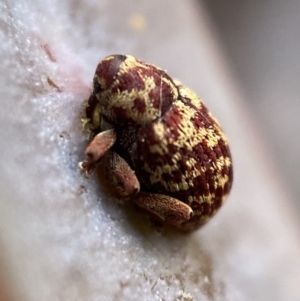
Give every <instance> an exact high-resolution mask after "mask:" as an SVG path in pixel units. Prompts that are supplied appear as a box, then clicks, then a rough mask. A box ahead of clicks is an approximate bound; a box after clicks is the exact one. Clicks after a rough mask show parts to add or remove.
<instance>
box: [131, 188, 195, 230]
mask: <svg viewBox="0 0 300 301" xmlns="http://www.w3.org/2000/svg"><path fill="white" fill-rule="evenodd" d="M134 201H135V203H136V204H137V205H138V206H139V207H141V208H144V209H146V210H147V211H150V212H151V213H153V214H154V215H155V216H157V217H158V218H159V219H160V220H162V221H163V222H165V223H167V224H170V225H180V224H181V223H183V222H186V221H188V220H189V219H190V217H191V215H192V213H193V210H192V208H191V207H190V206H188V205H186V204H185V203H183V202H181V201H179V200H177V199H175V198H172V197H170V196H167V195H164V194H156V193H147V192H141V193H139V194H138V195H137V196H136V197H135V198H134Z"/></svg>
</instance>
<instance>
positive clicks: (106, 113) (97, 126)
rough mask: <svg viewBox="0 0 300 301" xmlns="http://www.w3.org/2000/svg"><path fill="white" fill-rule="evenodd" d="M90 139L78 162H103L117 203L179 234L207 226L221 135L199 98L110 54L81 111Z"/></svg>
mask: <svg viewBox="0 0 300 301" xmlns="http://www.w3.org/2000/svg"><path fill="white" fill-rule="evenodd" d="M86 122H87V124H88V126H89V129H90V131H91V132H92V136H93V138H92V140H91V142H90V144H89V145H88V147H87V148H86V151H85V159H84V161H83V162H81V163H79V166H80V168H81V169H82V170H83V171H84V172H85V174H86V175H91V174H92V172H93V170H94V169H95V167H96V166H97V164H98V163H99V162H100V161H102V162H103V163H104V164H105V167H106V174H107V177H108V179H109V181H110V183H111V185H112V186H113V188H114V189H113V191H115V193H116V196H117V198H119V199H123V200H126V201H133V202H135V203H136V204H137V205H138V206H139V207H141V208H143V209H145V211H146V212H149V213H150V215H151V216H152V217H155V218H157V219H158V220H160V221H162V222H163V223H166V224H171V225H174V226H176V227H178V228H180V229H184V230H193V229H196V228H197V227H199V226H200V225H202V224H204V223H206V222H207V221H208V220H209V219H210V218H211V217H212V216H214V215H215V213H216V212H217V211H218V210H219V208H220V207H221V205H222V204H223V203H224V201H225V200H226V198H227V196H228V194H229V192H230V189H231V185H232V179H233V173H232V160H231V155H230V150H229V146H228V142H227V138H226V136H225V135H224V134H223V132H222V130H221V128H220V126H219V124H218V122H217V120H216V119H215V118H214V117H213V116H212V115H211V113H210V112H209V111H208V110H207V108H206V107H205V105H204V104H203V102H202V101H201V100H200V99H199V98H198V96H197V95H196V94H195V93H194V92H193V91H191V90H190V89H189V88H187V87H186V86H184V85H182V84H181V83H180V82H178V81H175V80H173V79H172V78H171V77H170V76H169V75H168V74H167V73H166V72H165V71H163V70H162V69H160V68H158V67H156V66H154V65H151V64H147V63H144V62H141V61H139V60H137V59H136V58H134V57H133V56H130V55H111V56H108V57H106V58H105V59H104V60H102V61H101V62H100V63H99V64H98V66H97V69H96V72H95V76H94V80H93V92H92V94H91V96H90V98H89V100H88V104H87V108H86Z"/></svg>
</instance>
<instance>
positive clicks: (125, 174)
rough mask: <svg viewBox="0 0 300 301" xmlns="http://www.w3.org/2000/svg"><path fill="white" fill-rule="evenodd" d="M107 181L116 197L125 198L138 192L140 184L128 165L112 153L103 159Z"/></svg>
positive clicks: (108, 153)
mask: <svg viewBox="0 0 300 301" xmlns="http://www.w3.org/2000/svg"><path fill="white" fill-rule="evenodd" d="M104 160H105V161H106V162H105V166H106V172H107V176H108V179H109V181H110V183H111V185H112V186H113V189H114V191H115V193H116V195H117V197H121V198H126V197H129V196H132V195H135V194H136V193H138V192H139V191H140V183H139V180H138V179H137V177H136V175H135V172H134V171H133V170H132V169H131V167H130V166H129V165H128V163H127V162H126V161H125V160H124V159H123V158H122V157H120V156H119V155H118V154H117V153H115V152H113V151H109V152H107V154H106V155H105V157H104Z"/></svg>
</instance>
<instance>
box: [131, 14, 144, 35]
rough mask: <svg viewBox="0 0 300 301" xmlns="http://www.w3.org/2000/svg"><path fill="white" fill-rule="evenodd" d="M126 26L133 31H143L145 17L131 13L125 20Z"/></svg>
mask: <svg viewBox="0 0 300 301" xmlns="http://www.w3.org/2000/svg"><path fill="white" fill-rule="evenodd" d="M127 24H128V26H129V27H130V28H131V29H132V30H134V31H143V30H145V28H146V26H147V22H146V18H145V17H144V16H143V15H141V14H139V13H134V14H132V15H131V16H130V17H129V18H128V20H127Z"/></svg>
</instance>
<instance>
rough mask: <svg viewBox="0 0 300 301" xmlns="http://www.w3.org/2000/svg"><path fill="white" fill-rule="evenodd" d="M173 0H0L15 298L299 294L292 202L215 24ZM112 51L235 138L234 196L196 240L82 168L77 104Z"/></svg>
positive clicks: (7, 217) (0, 173)
mask: <svg viewBox="0 0 300 301" xmlns="http://www.w3.org/2000/svg"><path fill="white" fill-rule="evenodd" d="M175 2H176V4H174V1H173V0H172V1H171V0H168V1H164V2H161V1H159V0H155V1H138V3H139V6H138V9H139V10H137V7H136V4H137V1H133V0H130V1H127V2H126V4H125V2H124V3H123V2H117V1H105V0H102V1H99V0H98V1H92V0H90V1H75V0H74V1H71V0H69V1H58V0H54V1H53V0H51V1H50V0H47V1H45V0H33V1H27V2H26V1H17V0H15V1H9V0H4V1H2V2H1V3H0V45H1V46H0V57H1V64H0V95H1V109H0V126H1V130H0V137H1V143H0V154H1V160H0V179H1V181H0V193H1V201H0V235H1V240H0V247H1V262H2V263H3V264H2V263H1V265H0V284H1V282H2V283H4V280H5V283H6V284H7V286H6V287H5V290H7V293H8V294H11V295H13V296H14V297H15V299H14V300H22V301H29V300H30V301H31V300H38V301H40V300H43V301H48V300H49V301H50V300H51V301H53V300H64V301H68V300H70V301H74V300H89V301H92V300H99V301H100V300H107V301H119V300H122V301H133V300H143V301H147V300H149V301H150V300H151V301H152V300H157V301H162V300H164V301H174V300H180V301H183V300H185V301H187V300H217V301H218V300H220V301H221V300H222V301H223V300H231V301H232V300H233V301H234V300H238V301H241V300H256V301H260V300H264V301H265V300H273V301H274V300H275V301H277V300H278V301H281V300H289V301H296V300H299V283H300V263H299V258H300V243H299V235H298V231H297V230H298V227H299V225H298V224H297V223H296V217H295V215H294V214H292V213H291V212H292V210H291V204H290V199H289V196H288V194H287V193H286V192H284V187H283V185H281V183H280V179H279V178H278V177H277V176H276V173H275V172H274V170H275V169H274V168H273V167H272V162H268V160H266V158H267V152H266V151H264V150H262V149H263V145H262V143H261V142H260V140H258V139H256V133H255V131H252V129H251V128H252V124H251V123H250V122H249V121H248V118H247V115H246V114H245V112H244V111H243V109H241V108H240V106H241V101H242V100H241V98H240V97H239V95H238V94H237V93H236V92H235V91H236V90H235V86H234V85H233V84H232V80H231V79H230V78H229V77H228V73H227V71H228V67H227V66H226V64H225V63H224V60H223V59H222V56H221V55H220V51H219V48H218V45H215V44H214V43H213V42H212V40H214V37H213V36H212V34H213V33H212V32H211V31H210V30H209V29H207V28H208V27H209V26H208V25H209V20H207V19H206V18H205V14H204V13H203V10H201V9H200V10H199V14H200V16H199V15H198V14H197V11H196V9H195V8H194V7H193V2H192V1H188V2H182V1H179V0H178V1H175ZM158 7H159V8H160V9H157V8H158ZM166 12H168V14H167V15H165V13H166ZM137 13H139V15H137ZM143 16H144V17H145V18H146V19H145V20H144V19H143ZM197 18H199V19H200V20H201V22H200V21H199V19H197ZM128 20H129V21H128ZM134 20H135V21H134ZM136 20H140V21H141V20H144V21H146V28H145V29H144V32H140V31H139V30H140V29H141V28H143V27H141V26H133V25H132V24H137V23H134V22H137V21H136ZM166 20H167V21H166ZM133 21H134V22H133ZM164 22H165V23H164ZM212 37H213V38H212ZM200 39H201V40H200ZM183 45H184V46H183ZM110 53H132V54H133V55H136V56H137V57H140V58H141V59H143V60H145V61H149V62H151V63H155V64H158V65H160V66H161V67H163V68H166V67H168V71H169V73H170V74H172V75H174V76H176V77H180V79H181V80H182V82H184V83H186V84H187V85H189V86H191V88H193V89H194V90H196V91H197V93H200V94H201V96H202V98H203V99H205V100H206V101H205V102H206V104H207V105H208V107H209V108H210V109H211V110H212V112H213V113H214V114H215V115H216V116H218V117H219V121H220V122H221V124H222V125H223V127H224V129H225V132H226V133H227V134H228V137H229V140H230V142H231V145H232V150H233V161H234V165H235V182H234V186H233V191H232V194H231V195H230V197H229V199H228V202H227V203H226V204H225V205H224V208H222V209H221V210H220V213H219V214H218V215H217V216H216V217H215V218H214V219H213V220H212V221H211V222H210V223H209V224H208V225H207V226H205V227H204V228H203V229H200V230H199V231H198V232H196V233H194V234H191V235H175V234H173V235H165V236H164V235H161V234H158V233H156V232H155V231H153V230H151V228H149V227H148V225H147V223H144V224H143V218H142V217H141V216H140V215H136V214H133V213H130V214H127V213H126V212H125V211H124V210H122V209H121V208H120V207H119V206H118V205H116V204H115V203H114V202H113V199H112V197H110V196H109V195H108V194H107V192H105V189H104V187H103V185H101V184H99V182H98V181H97V178H96V177H93V178H92V179H86V178H84V177H83V175H82V174H80V171H79V169H78V168H77V164H78V162H79V161H81V160H82V158H83V157H82V156H83V151H84V148H85V146H86V143H87V141H86V135H85V133H84V132H83V131H82V129H81V124H80V116H81V113H82V102H83V100H84V99H85V98H86V97H87V96H88V95H89V93H90V84H91V81H92V77H93V73H94V68H95V67H96V65H97V63H98V61H99V60H100V59H102V58H103V57H104V56H106V55H108V54H110ZM186 66H189V67H186ZM225 71H226V72H225ZM253 137H254V138H253ZM4 265H5V267H4ZM1 276H2V277H1ZM0 289H1V285H0ZM6 300H7V299H6Z"/></svg>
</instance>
